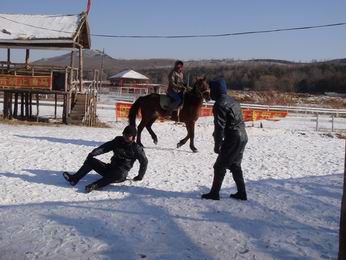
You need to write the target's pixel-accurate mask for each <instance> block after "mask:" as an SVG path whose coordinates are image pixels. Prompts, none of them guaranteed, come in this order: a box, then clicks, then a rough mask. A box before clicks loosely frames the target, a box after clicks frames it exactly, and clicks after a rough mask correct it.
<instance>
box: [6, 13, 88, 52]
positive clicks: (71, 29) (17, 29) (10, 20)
mask: <svg viewBox="0 0 346 260" xmlns="http://www.w3.org/2000/svg"><path fill="white" fill-rule="evenodd" d="M74 45H77V46H78V45H81V46H82V47H83V48H87V49H89V48H90V36H89V26H88V22H87V15H86V14H85V13H81V14H78V15H28V14H0V47H4V48H7V47H8V48H16V47H18V48H20V47H29V48H35V47H37V48H73V46H74Z"/></svg>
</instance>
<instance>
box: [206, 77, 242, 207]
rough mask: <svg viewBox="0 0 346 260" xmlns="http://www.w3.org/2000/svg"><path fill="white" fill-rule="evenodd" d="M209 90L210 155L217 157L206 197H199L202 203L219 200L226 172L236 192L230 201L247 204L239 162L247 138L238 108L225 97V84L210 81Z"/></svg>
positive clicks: (232, 101)
mask: <svg viewBox="0 0 346 260" xmlns="http://www.w3.org/2000/svg"><path fill="white" fill-rule="evenodd" d="M209 87H210V96H211V99H213V100H215V103H214V106H213V114H214V127H215V128H214V133H213V137H214V152H215V153H217V154H218V157H217V159H216V162H215V164H214V180H213V184H212V187H211V190H210V192H209V193H206V194H203V195H202V199H212V200H219V199H220V196H219V192H220V189H221V186H222V182H223V179H224V177H225V174H226V170H227V169H229V170H230V171H231V172H232V176H233V180H234V181H235V184H236V186H237V190H238V192H237V193H235V194H231V195H230V197H231V198H234V199H240V200H247V195H246V190H245V182H244V178H243V172H242V168H241V161H242V159H243V152H244V149H245V145H246V143H247V141H248V137H247V134H246V131H245V124H244V121H243V116H242V112H241V110H240V104H239V102H237V101H236V100H235V99H234V98H233V97H230V96H228V95H227V86H226V82H225V80H213V81H210V82H209Z"/></svg>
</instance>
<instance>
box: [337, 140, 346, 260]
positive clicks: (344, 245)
mask: <svg viewBox="0 0 346 260" xmlns="http://www.w3.org/2000/svg"><path fill="white" fill-rule="evenodd" d="M344 160H345V161H344V189H343V195H342V201H341V215H340V231H339V256H338V259H339V260H345V259H346V140H345V159H344Z"/></svg>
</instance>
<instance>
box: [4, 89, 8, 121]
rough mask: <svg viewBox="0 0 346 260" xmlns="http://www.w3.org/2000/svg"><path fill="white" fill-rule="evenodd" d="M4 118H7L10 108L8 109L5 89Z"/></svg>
mask: <svg viewBox="0 0 346 260" xmlns="http://www.w3.org/2000/svg"><path fill="white" fill-rule="evenodd" d="M3 113H4V118H7V114H8V109H7V91H4V112H3Z"/></svg>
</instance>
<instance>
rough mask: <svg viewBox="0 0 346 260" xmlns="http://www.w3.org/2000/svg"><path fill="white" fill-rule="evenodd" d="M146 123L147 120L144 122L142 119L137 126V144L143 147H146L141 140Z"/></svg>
mask: <svg viewBox="0 0 346 260" xmlns="http://www.w3.org/2000/svg"><path fill="white" fill-rule="evenodd" d="M145 125H146V122H144V121H143V119H142V121H141V122H140V123H139V125H138V128H137V140H136V142H137V144H139V145H140V146H142V147H144V145H143V144H142V141H141V135H142V131H143V129H144V127H145Z"/></svg>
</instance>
